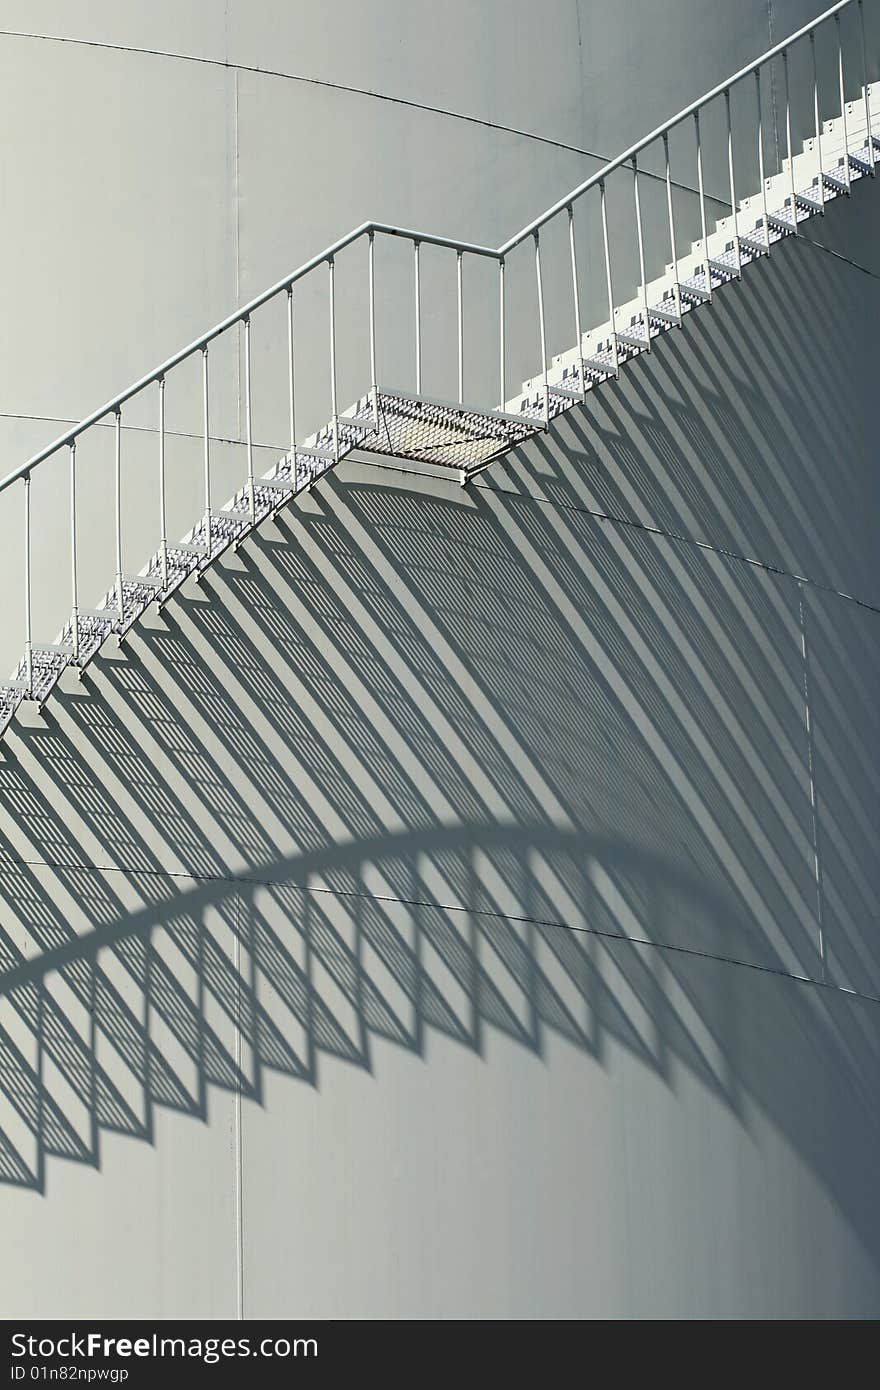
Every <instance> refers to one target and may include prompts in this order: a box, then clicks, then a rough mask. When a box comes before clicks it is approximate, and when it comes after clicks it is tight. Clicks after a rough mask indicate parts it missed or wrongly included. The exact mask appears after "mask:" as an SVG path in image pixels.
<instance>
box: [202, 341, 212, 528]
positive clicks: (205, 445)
mask: <svg viewBox="0 0 880 1390" xmlns="http://www.w3.org/2000/svg"><path fill="white" fill-rule="evenodd" d="M202 452H203V463H204V474H205V549H206V550H207V552H208V554H209V555H210V553H211V435H210V430H209V426H208V345H207V343H206V344H205V346H204V347H203V348H202Z"/></svg>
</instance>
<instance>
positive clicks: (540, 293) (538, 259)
mask: <svg viewBox="0 0 880 1390" xmlns="http://www.w3.org/2000/svg"><path fill="white" fill-rule="evenodd" d="M534 237H535V281H536V283H537V288H538V326H539V328H540V330H541V374H542V376H543V378H544V428H545V429H549V428H550V383H549V380H548V373H547V333H546V328H545V324H544V286H543V283H542V280H541V234H540V232H535V233H534Z"/></svg>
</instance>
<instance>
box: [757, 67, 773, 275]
mask: <svg viewBox="0 0 880 1390" xmlns="http://www.w3.org/2000/svg"><path fill="white" fill-rule="evenodd" d="M755 95H756V97H757V101H758V179H759V181H760V184H761V219H762V223H763V227H764V241H765V242H766V245H767V253H768V255H769V252H770V222H769V220H768V216H767V178H766V171H765V169H764V108H763V104H762V101H761V69H760V68H758V70H757V72H756V73H755Z"/></svg>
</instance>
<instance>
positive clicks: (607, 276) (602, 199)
mask: <svg viewBox="0 0 880 1390" xmlns="http://www.w3.org/2000/svg"><path fill="white" fill-rule="evenodd" d="M599 207H600V210H601V214H602V248H603V251H604V253H605V288H606V291H607V294H608V322H609V324H610V328H611V338H610V342H611V360H612V362H613V364H614V375H615V376H618V375H619V373H620V360H619V357H618V353H617V329H616V327H615V324H614V290H613V288H612V285H611V247H610V244H609V241H608V213H607V210H606V208H605V180H604V179H600V180H599Z"/></svg>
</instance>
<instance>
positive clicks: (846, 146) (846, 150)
mask: <svg viewBox="0 0 880 1390" xmlns="http://www.w3.org/2000/svg"><path fill="white" fill-rule="evenodd" d="M834 24H835V28H836V29H837V84H838V87H839V89H840V120H841V124H842V126H843V180H844V183H845V184H846V191H847V193H849V191H850V177H849V134H848V132H847V128H846V84H845V82H844V80H843V40H842V38H841V35H840V15H839V14H838V15H835V16H834Z"/></svg>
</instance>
